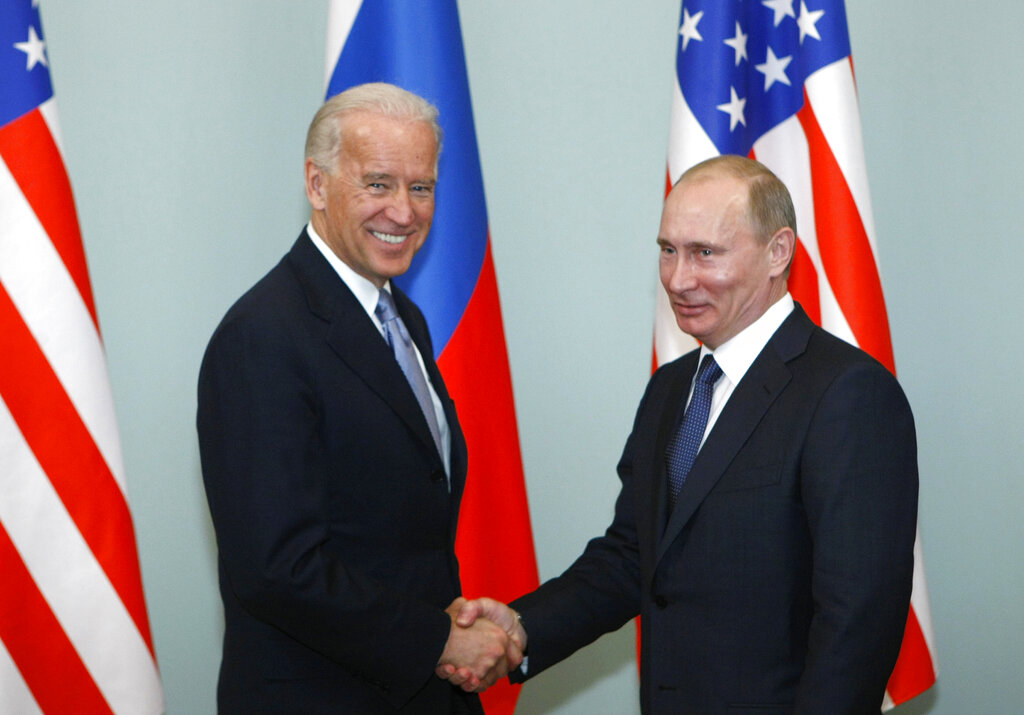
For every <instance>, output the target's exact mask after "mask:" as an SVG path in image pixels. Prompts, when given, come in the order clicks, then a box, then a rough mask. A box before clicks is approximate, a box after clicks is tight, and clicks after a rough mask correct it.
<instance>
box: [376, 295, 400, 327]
mask: <svg viewBox="0 0 1024 715" xmlns="http://www.w3.org/2000/svg"><path fill="white" fill-rule="evenodd" d="M373 312H374V313H376V314H377V318H378V319H379V320H380V322H382V323H386V322H388V321H389V320H392V319H393V318H395V317H396V316H397V315H398V310H397V309H396V308H395V299H394V298H392V297H391V294H390V293H388V292H387V291H386V290H384V289H383V288H381V289H380V294H379V295H378V296H377V307H376V308H374V310H373Z"/></svg>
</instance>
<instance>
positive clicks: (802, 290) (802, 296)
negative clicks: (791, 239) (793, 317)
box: [788, 239, 821, 325]
mask: <svg viewBox="0 0 1024 715" xmlns="http://www.w3.org/2000/svg"><path fill="white" fill-rule="evenodd" d="M788 284H789V292H790V293H791V294H792V295H793V299H794V300H796V301H797V302H798V303H800V307H802V308H803V309H804V311H805V312H806V313H807V316H808V317H809V318H810V319H811V320H813V321H814V322H815V323H817V324H818V325H821V295H820V294H819V293H818V271H817V270H815V268H814V262H813V261H812V260H811V257H810V255H808V253H807V249H806V248H804V244H803V242H802V241H800V240H799V239H797V242H796V253H795V254H794V256H793V265H792V266H791V267H790V271H789V281H788Z"/></svg>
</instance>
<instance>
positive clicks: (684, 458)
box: [665, 355, 722, 506]
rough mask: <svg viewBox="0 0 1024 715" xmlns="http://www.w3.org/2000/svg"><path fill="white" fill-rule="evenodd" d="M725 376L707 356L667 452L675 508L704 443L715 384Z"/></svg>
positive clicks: (666, 458)
mask: <svg viewBox="0 0 1024 715" xmlns="http://www.w3.org/2000/svg"><path fill="white" fill-rule="evenodd" d="M721 376H722V368H720V367H718V363H717V362H715V358H714V356H713V355H707V356H706V357H705V358H704V361H703V362H702V363H701V364H700V370H699V371H698V372H697V380H696V382H694V385H693V397H691V398H690V404H689V406H687V408H686V414H684V415H683V421H682V423H681V424H680V425H679V430H678V431H677V432H676V433H675V435H674V436H673V437H672V441H671V442H669V445H668V449H667V450H666V452H665V463H666V466H667V467H668V500H669V504H670V505H671V506H675V503H676V498H677V497H678V496H679V490H680V489H682V488H683V482H685V481H686V476H687V475H688V474H689V473H690V468H691V467H692V466H693V460H695V459H696V458H697V452H698V450H700V443H701V440H703V439H704V428H705V427H707V424H708V413H709V412H710V411H711V396H712V395H713V394H714V392H715V383H716V382H718V378H720V377H721Z"/></svg>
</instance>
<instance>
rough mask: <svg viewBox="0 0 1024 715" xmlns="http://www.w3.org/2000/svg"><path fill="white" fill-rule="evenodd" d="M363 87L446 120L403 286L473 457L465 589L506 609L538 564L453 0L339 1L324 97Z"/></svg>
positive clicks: (491, 703) (463, 549) (465, 510)
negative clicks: (420, 104)
mask: <svg viewBox="0 0 1024 715" xmlns="http://www.w3.org/2000/svg"><path fill="white" fill-rule="evenodd" d="M366 82H390V83H392V84H396V85H398V86H400V87H402V88H404V89H407V90H409V91H410V92H415V93H416V94H418V95H420V96H421V97H424V98H425V99H427V100H429V101H430V102H431V103H433V104H434V105H435V106H436V107H437V108H438V110H439V111H440V114H441V116H440V121H441V126H442V128H443V129H444V149H443V151H442V153H441V161H440V166H439V168H438V177H439V180H438V187H437V194H436V207H435V213H434V222H433V227H432V228H431V231H430V237H429V238H428V240H427V242H426V244H425V245H424V247H423V249H422V250H421V251H420V252H419V254H418V255H417V256H416V259H415V260H414V261H413V264H412V268H411V269H410V270H409V272H408V273H406V274H405V275H403V276H401V277H400V278H398V279H397V283H398V284H399V285H400V286H401V288H402V290H404V291H405V292H406V293H408V294H409V295H410V296H411V297H412V299H413V300H414V301H415V302H416V304H417V305H418V306H419V307H420V309H421V310H422V311H423V313H424V315H425V316H426V319H427V323H428V324H429V326H430V332H431V336H432V338H433V341H434V349H435V351H436V353H437V354H436V355H435V356H434V357H435V358H436V360H437V362H438V365H439V367H440V368H441V372H442V373H443V374H444V379H445V383H446V385H447V387H448V391H449V392H450V393H451V395H452V398H453V399H454V400H455V404H456V405H457V406H458V411H459V422H460V424H461V425H462V428H463V432H464V433H465V436H466V442H467V445H468V448H469V465H470V466H469V475H468V479H467V483H466V491H465V494H464V496H463V499H462V509H461V513H460V518H459V532H458V535H457V539H456V552H457V554H458V557H459V562H460V565H461V574H462V586H463V591H464V593H465V595H466V596H468V597H475V596H485V595H486V596H491V597H493V598H497V599H500V600H502V601H509V600H511V599H513V598H515V597H516V596H520V595H522V594H523V593H526V592H528V591H532V590H533V589H535V588H536V587H537V585H538V575H537V562H536V558H535V556H534V551H533V537H532V534H531V529H530V517H529V507H528V505H527V501H526V487H525V483H524V480H523V466H522V459H521V457H520V453H519V434H518V429H517V427H516V419H515V405H514V403H513V399H512V379H511V375H510V372H509V365H508V355H507V353H506V350H505V335H504V329H503V327H502V320H501V305H500V302H499V300H498V284H497V281H496V278H495V273H494V264H493V261H492V258H491V249H490V235H489V229H488V224H487V208H486V205H485V201H484V187H483V176H482V174H481V171H480V158H479V152H478V150H477V143H476V131H475V129H474V125H473V111H472V106H471V104H470V98H469V81H468V78H467V75H466V60H465V54H464V51H463V46H462V32H461V29H460V26H459V15H458V9H457V7H456V3H455V0H436V1H434V2H428V3H427V2H424V3H419V2H417V3H412V2H406V1H403V0H333V1H332V3H331V6H330V12H329V16H328V31H327V92H326V95H327V96H328V97H330V96H332V95H334V94H337V93H338V92H341V91H342V90H344V89H346V88H348V87H352V86H354V85H358V84H363V83H366ZM496 546H497V547H500V555H498V556H496V555H495V553H494V549H495V547H496ZM517 697H518V686H513V685H511V684H509V683H508V681H502V682H500V683H498V684H497V685H495V686H494V687H492V688H491V689H489V690H488V691H487V692H486V693H484V695H483V701H484V706H485V707H486V709H487V711H488V712H490V713H511V712H513V710H514V709H515V702H516V698H517Z"/></svg>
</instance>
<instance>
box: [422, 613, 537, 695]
mask: <svg viewBox="0 0 1024 715" xmlns="http://www.w3.org/2000/svg"><path fill="white" fill-rule="evenodd" d="M447 612H448V614H449V615H450V616H452V635H451V636H450V637H449V640H448V642H449V644H451V643H452V638H454V637H455V636H456V633H457V629H463V630H465V631H467V632H468V631H472V630H473V629H476V628H478V627H480V626H481V625H485V626H486V625H489V626H491V627H494V628H499V629H501V630H502V631H503V632H502V635H503V636H505V641H506V645H505V655H504V658H499V659H498V660H497V661H496V662H495V665H494V666H492V667H491V668H490V669H488V670H487V673H486V674H485V675H484V676H483V677H481V675H480V670H479V668H478V669H475V670H474V669H473V668H472V667H467V666H463V665H459V664H458V663H455V662H454V661H451V660H447V659H446V658H445V656H444V655H443V654H442V657H441V662H440V663H439V664H438V666H437V669H436V673H437V675H438V677H440V678H444V679H446V680H448V681H449V682H451V683H452V684H453V685H458V686H460V687H461V688H462V689H463V690H465V691H467V692H481V691H483V690H485V689H486V688H488V687H490V686H491V685H493V684H494V683H495V682H497V681H498V680H499V679H501V678H503V677H504V676H505V675H507V674H508V672H509V671H510V670H514V669H515V668H518V667H519V664H520V663H521V662H522V660H523V651H525V650H526V631H525V629H524V628H523V626H522V623H521V621H520V620H519V618H518V614H517V613H516V612H515V611H514V610H512V609H511V608H509V607H508V606H506V605H505V604H504V603H501V602H500V601H495V600H494V599H491V598H478V599H474V600H472V601H467V600H466V599H464V598H457V599H455V600H454V601H452V604H451V605H450V606H449V607H448V608H447ZM487 632H488V633H491V634H493V631H492V630H491V629H490V628H487ZM447 652H448V648H447V647H446V648H445V653H447ZM491 655H493V653H492V654H491Z"/></svg>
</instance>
